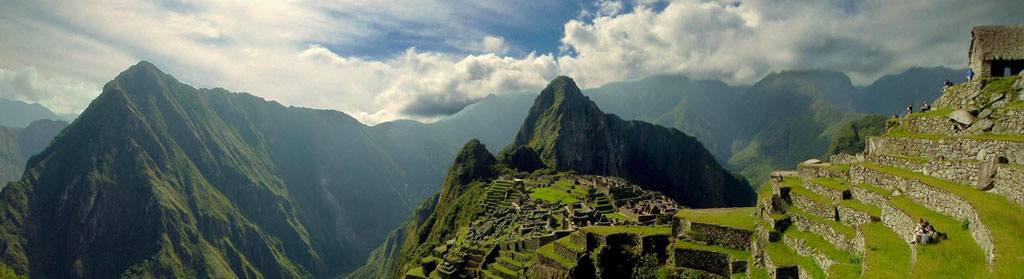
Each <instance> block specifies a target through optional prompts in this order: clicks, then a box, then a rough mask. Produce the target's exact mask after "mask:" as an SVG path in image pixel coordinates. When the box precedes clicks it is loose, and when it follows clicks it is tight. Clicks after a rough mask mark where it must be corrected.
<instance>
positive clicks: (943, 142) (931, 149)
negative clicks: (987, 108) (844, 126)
mask: <svg viewBox="0 0 1024 279" xmlns="http://www.w3.org/2000/svg"><path fill="white" fill-rule="evenodd" d="M866 153H867V154H870V155H897V156H905V157H920V158H928V159H938V160H970V159H974V160H978V161H982V162H985V161H989V160H993V159H1000V160H1001V161H1005V162H1007V163H1013V164H1017V165H1024V137H1008V136H1002V137H999V136H972V137H946V136H935V135H923V134H909V133H889V134H887V135H884V136H878V137H869V138H868V142H867V144H866Z"/></svg>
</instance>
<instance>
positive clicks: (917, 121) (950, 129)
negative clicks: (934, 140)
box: [900, 115, 966, 135]
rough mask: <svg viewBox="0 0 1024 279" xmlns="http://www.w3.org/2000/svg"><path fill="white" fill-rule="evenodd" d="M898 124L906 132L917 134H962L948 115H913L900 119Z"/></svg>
mask: <svg viewBox="0 0 1024 279" xmlns="http://www.w3.org/2000/svg"><path fill="white" fill-rule="evenodd" d="M900 125H903V126H904V127H906V128H907V132H911V133H918V134H944V135H962V134H963V133H962V132H963V131H964V130H966V129H963V130H961V131H957V129H955V128H954V127H956V124H954V123H953V122H952V121H950V120H949V116H945V115H943V116H913V117H906V118H903V119H900Z"/></svg>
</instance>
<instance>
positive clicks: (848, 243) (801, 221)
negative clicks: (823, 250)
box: [790, 214, 864, 255]
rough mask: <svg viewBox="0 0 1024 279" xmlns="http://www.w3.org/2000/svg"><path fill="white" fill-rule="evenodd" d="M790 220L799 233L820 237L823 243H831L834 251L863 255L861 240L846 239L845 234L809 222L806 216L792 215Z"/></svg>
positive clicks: (862, 242) (815, 222) (862, 240)
mask: <svg viewBox="0 0 1024 279" xmlns="http://www.w3.org/2000/svg"><path fill="white" fill-rule="evenodd" d="M790 218H792V219H793V225H795V226H796V227H797V229H799V230H800V231H810V232H812V233H814V234H817V235H820V236H821V237H822V238H824V239H825V241H828V243H831V244H832V245H834V246H835V247H836V249H839V250H843V251H846V252H847V253H850V254H855V255H864V239H863V238H857V237H854V238H848V237H847V236H846V235H845V234H843V233H841V232H839V231H837V230H836V229H835V228H832V227H831V226H829V225H827V224H822V223H818V222H817V221H814V220H811V219H809V218H807V217H806V216H803V215H800V214H792V215H790Z"/></svg>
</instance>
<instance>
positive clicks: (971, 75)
mask: <svg viewBox="0 0 1024 279" xmlns="http://www.w3.org/2000/svg"><path fill="white" fill-rule="evenodd" d="M973 80H974V70H971V68H967V81H973Z"/></svg>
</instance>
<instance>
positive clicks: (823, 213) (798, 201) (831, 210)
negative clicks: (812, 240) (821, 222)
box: [789, 192, 836, 221]
mask: <svg viewBox="0 0 1024 279" xmlns="http://www.w3.org/2000/svg"><path fill="white" fill-rule="evenodd" d="M789 197H790V199H792V200H793V205H795V206H796V207H797V208H799V209H801V210H803V211H806V212H807V213H810V214H813V215H814V216H818V217H821V218H825V219H826V220H833V221H835V220H836V208H835V207H834V206H832V204H822V203H819V202H817V201H814V200H813V199H811V198H809V197H805V196H804V195H802V194H800V193H795V192H794V193H790V195H789Z"/></svg>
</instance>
